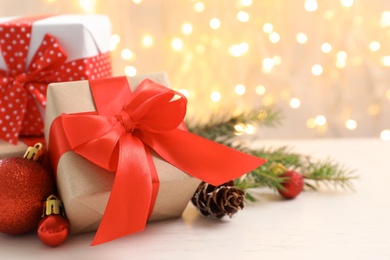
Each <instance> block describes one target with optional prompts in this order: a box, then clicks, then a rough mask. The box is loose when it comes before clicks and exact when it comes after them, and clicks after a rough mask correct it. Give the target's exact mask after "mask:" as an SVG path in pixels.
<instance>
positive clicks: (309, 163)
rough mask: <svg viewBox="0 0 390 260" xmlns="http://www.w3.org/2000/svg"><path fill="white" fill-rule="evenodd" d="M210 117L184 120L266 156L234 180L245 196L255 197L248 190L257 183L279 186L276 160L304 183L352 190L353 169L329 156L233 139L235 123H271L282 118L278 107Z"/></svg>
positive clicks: (202, 132)
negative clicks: (319, 158) (246, 144)
mask: <svg viewBox="0 0 390 260" xmlns="http://www.w3.org/2000/svg"><path fill="white" fill-rule="evenodd" d="M210 118H211V119H210V121H209V122H208V123H207V124H204V125H195V126H194V125H191V124H190V123H187V127H188V130H189V131H190V132H193V133H195V134H197V135H200V136H203V137H205V138H207V139H210V140H213V141H217V142H219V143H221V144H223V145H226V146H229V147H232V148H234V149H237V150H241V151H243V152H246V153H248V154H251V155H254V156H257V157H260V158H264V159H267V162H266V163H265V164H263V165H261V166H260V167H258V168H257V169H255V170H253V171H252V172H249V173H248V174H246V175H244V176H242V177H241V178H238V179H236V180H234V183H235V185H236V186H237V187H238V188H239V189H241V190H243V191H246V198H247V199H248V200H250V201H254V200H255V198H254V197H253V196H252V195H251V194H250V192H249V190H250V189H253V188H259V187H269V188H272V189H278V188H282V182H283V181H285V178H282V177H280V176H279V175H280V174H281V172H279V173H278V172H275V171H274V170H273V168H274V166H275V165H278V164H281V165H283V166H284V167H285V168H287V169H289V170H295V171H297V172H298V173H300V174H302V176H303V178H304V179H305V185H306V186H307V187H309V188H312V189H317V187H318V186H319V184H321V183H324V184H325V185H327V186H329V184H333V186H334V187H336V188H337V187H341V188H343V189H351V190H353V185H352V182H351V180H352V179H355V178H357V177H356V176H353V175H352V172H353V171H352V170H349V169H347V168H345V167H344V166H342V165H340V164H338V163H336V162H333V161H331V160H329V159H328V160H326V161H313V159H312V158H311V157H309V156H305V155H302V154H298V153H295V152H293V151H291V150H290V149H289V148H288V147H286V146H284V147H280V148H276V149H265V148H263V149H258V150H250V149H248V148H246V147H244V146H242V145H241V144H237V143H236V142H234V141H233V140H234V138H233V137H235V136H236V134H237V133H236V129H235V126H236V125H246V124H257V125H258V126H268V127H274V126H277V125H279V124H280V121H281V118H282V117H281V115H280V112H279V111H275V110H273V109H270V108H268V109H264V108H259V109H254V110H253V111H251V112H247V113H243V114H240V115H237V116H231V117H229V114H228V113H225V114H219V115H218V116H217V115H213V116H211V117H210Z"/></svg>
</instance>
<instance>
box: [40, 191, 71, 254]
mask: <svg viewBox="0 0 390 260" xmlns="http://www.w3.org/2000/svg"><path fill="white" fill-rule="evenodd" d="M37 233H38V237H39V239H40V240H41V241H42V242H43V243H44V244H45V245H48V246H51V247H56V246H59V245H61V244H63V243H64V242H65V240H66V239H67V238H68V236H69V222H68V220H67V219H66V217H65V211H64V207H63V204H62V201H61V200H59V199H58V198H57V197H56V196H54V195H50V196H49V197H48V198H47V200H46V202H45V203H44V210H43V217H42V219H41V221H40V222H39V224H38V230H37Z"/></svg>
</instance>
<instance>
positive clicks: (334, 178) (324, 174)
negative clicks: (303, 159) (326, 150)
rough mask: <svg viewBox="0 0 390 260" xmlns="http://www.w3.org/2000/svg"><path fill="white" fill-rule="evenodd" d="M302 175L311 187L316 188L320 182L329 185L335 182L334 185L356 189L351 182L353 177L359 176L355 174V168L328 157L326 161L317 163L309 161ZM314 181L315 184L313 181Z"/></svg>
mask: <svg viewBox="0 0 390 260" xmlns="http://www.w3.org/2000/svg"><path fill="white" fill-rule="evenodd" d="M303 170H305V171H304V172H302V176H303V178H304V179H305V180H307V181H305V184H306V185H307V186H309V187H310V188H313V189H316V187H315V186H319V183H320V182H321V183H324V184H325V185H327V186H329V184H333V187H335V188H337V187H341V188H342V189H350V190H354V187H353V185H352V183H351V180H352V179H356V178H357V176H355V175H353V172H354V170H350V169H347V168H346V167H345V166H344V165H341V164H339V163H337V162H333V161H332V160H330V159H328V160H326V161H319V162H316V163H313V162H309V163H308V165H307V167H306V168H305V169H303ZM308 181H313V182H314V184H316V185H313V184H312V183H311V182H308Z"/></svg>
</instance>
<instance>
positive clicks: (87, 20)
mask: <svg viewBox="0 0 390 260" xmlns="http://www.w3.org/2000/svg"><path fill="white" fill-rule="evenodd" d="M110 36H111V24H110V21H109V19H108V17H106V16H104V15H56V16H41V17H2V18H0V49H1V50H0V90H1V93H0V107H1V109H0V158H5V157H11V156H17V157H18V156H22V155H23V154H24V152H25V150H26V148H27V145H26V144H25V143H24V142H22V141H20V139H19V137H31V136H34V137H36V136H41V137H42V138H43V127H44V126H43V123H44V113H45V103H46V89H47V85H48V84H49V83H51V82H63V81H70V80H82V79H93V78H104V77H108V76H111V64H110V57H109V42H110ZM17 88H19V90H20V89H24V90H23V91H18V90H16V89H17ZM22 92H23V93H24V92H25V93H24V95H26V94H27V95H26V97H23V100H27V101H26V102H27V103H26V106H25V107H23V105H22V103H23V102H24V101H22V102H21V101H20V100H21V99H20V96H17V95H15V94H17V93H22ZM17 99H18V100H17ZM16 108H18V109H19V110H17V109H16ZM21 118H22V119H21ZM9 143H12V144H14V145H10V144H9ZM28 145H31V143H29V144H28Z"/></svg>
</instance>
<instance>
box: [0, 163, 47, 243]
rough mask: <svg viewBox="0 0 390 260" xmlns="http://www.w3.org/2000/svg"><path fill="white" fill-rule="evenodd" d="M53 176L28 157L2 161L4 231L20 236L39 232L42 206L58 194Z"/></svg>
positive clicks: (1, 219)
mask: <svg viewBox="0 0 390 260" xmlns="http://www.w3.org/2000/svg"><path fill="white" fill-rule="evenodd" d="M54 189H55V184H54V180H53V177H52V175H51V174H50V173H49V172H48V171H47V170H46V169H45V168H44V167H43V166H42V165H40V164H39V163H37V162H34V161H32V160H28V159H25V158H5V159H2V160H0V232H2V233H6V234H10V235H18V234H24V233H28V232H31V231H33V230H36V228H37V226H38V223H39V221H40V220H41V216H42V203H43V202H44V201H45V200H46V198H47V197H48V196H49V195H50V194H52V193H54Z"/></svg>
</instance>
